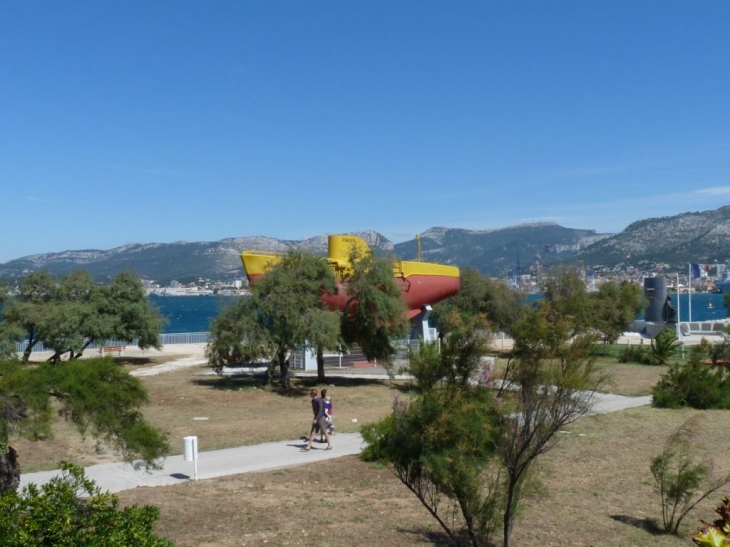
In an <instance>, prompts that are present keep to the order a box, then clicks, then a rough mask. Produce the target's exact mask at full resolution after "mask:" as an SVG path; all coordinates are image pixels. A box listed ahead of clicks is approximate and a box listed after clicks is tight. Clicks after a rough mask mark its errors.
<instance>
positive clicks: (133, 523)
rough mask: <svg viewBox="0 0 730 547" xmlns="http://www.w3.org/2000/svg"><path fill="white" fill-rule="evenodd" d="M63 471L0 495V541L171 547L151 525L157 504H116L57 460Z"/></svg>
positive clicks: (25, 546) (22, 546)
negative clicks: (42, 483) (45, 481)
mask: <svg viewBox="0 0 730 547" xmlns="http://www.w3.org/2000/svg"><path fill="white" fill-rule="evenodd" d="M61 469H63V473H62V475H61V476H60V477H55V478H53V479H51V480H50V481H49V482H48V483H46V484H44V485H43V486H41V487H38V486H37V485H35V484H30V485H28V486H26V487H25V488H23V491H22V492H21V493H18V492H15V491H7V492H4V493H3V494H2V495H0V546H2V547H4V546H11V545H12V546H13V547H31V546H40V545H58V546H72V545H73V546H76V545H84V546H99V547H101V546H104V547H126V546H130V545H134V546H139V547H170V546H172V545H173V543H172V542H170V541H168V540H166V539H164V538H160V537H157V536H156V535H155V534H154V533H153V528H154V525H155V523H156V522H157V520H158V519H159V516H160V511H159V509H158V508H157V507H153V506H149V505H146V506H144V507H138V506H136V505H133V506H131V507H125V508H124V509H120V508H119V498H118V497H117V496H115V495H113V494H110V493H108V492H106V493H101V491H100V490H99V488H98V487H97V486H96V485H95V483H94V481H92V480H90V479H87V478H86V476H85V474H84V470H83V469H81V468H80V467H76V466H74V465H71V464H68V463H65V462H62V463H61Z"/></svg>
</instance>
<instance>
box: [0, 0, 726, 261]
mask: <svg viewBox="0 0 730 547" xmlns="http://www.w3.org/2000/svg"><path fill="white" fill-rule="evenodd" d="M728 21H730V4H729V3H727V2H719V1H718V2H711V1H708V2H672V1H661V2H660V1H643V2H620V1H611V2H585V1H561V2H510V3H506V2H499V3H497V2H485V1H478V2H468V1H463V2H443V1H438V2H436V1H428V0H418V1H398V2H392V1H387V2H386V1H370V2H324V1H323V2H301V1H296V2H295V1H289V2H283V1H282V2H276V1H266V2H263V1H256V2H254V1H241V0H235V1H233V0H231V1H226V0H218V1H211V2H193V1H185V2H180V1H174V2H173V1H154V2H149V1H144V2H134V1H125V2H99V1H93V2H83V1H74V2H52V1H48V0H46V1H36V0H24V1H23V2H17V1H12V0H0V185H1V188H2V197H3V205H4V207H3V210H2V214H0V231H1V232H2V234H3V237H2V245H0V262H5V261H8V260H11V259H14V258H19V257H22V256H26V255H30V254H36V253H44V252H58V251H63V250H69V249H110V248H113V247H116V246H120V245H124V244H128V243H151V242H163V243H164V242H173V241H181V240H184V241H213V240H218V239H223V238H227V237H239V236H253V235H265V236H272V237H277V238H284V239H304V238H307V237H311V236H314V235H319V234H326V233H340V232H353V231H360V230H369V229H372V230H376V231H378V232H380V233H382V234H383V235H385V236H386V237H388V238H389V239H391V240H393V241H395V242H399V241H404V240H407V239H410V238H412V237H414V235H415V234H417V233H420V232H423V231H425V230H426V229H428V228H430V227H433V226H446V227H452V228H467V229H475V230H484V229H493V228H502V227H506V226H511V225H515V224H520V223H523V222H531V221H548V220H549V221H555V222H557V223H559V224H561V225H563V226H566V227H570V228H584V229H595V230H597V231H598V232H618V231H621V230H623V229H624V228H625V227H626V226H627V225H628V224H630V223H631V222H633V221H635V220H640V219H643V218H650V217H659V216H669V215H675V214H678V213H682V212H687V211H704V210H708V209H715V208H717V207H721V206H723V205H727V204H730V134H729V132H730V124H729V123H728V121H729V119H730V117H729V116H728V114H729V113H730V107H729V106H728V104H729V102H728V97H730V69H729V68H728V67H730V40H728V38H727V27H728Z"/></svg>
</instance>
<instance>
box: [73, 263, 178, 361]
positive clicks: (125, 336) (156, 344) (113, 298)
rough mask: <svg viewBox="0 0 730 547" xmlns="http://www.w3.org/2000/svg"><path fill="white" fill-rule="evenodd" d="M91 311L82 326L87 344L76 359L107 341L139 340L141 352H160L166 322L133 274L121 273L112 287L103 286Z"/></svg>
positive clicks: (95, 295)
mask: <svg viewBox="0 0 730 547" xmlns="http://www.w3.org/2000/svg"><path fill="white" fill-rule="evenodd" d="M91 311H92V313H90V314H89V315H87V316H86V317H85V318H84V319H85V320H84V322H83V323H82V326H81V330H82V333H83V335H84V337H85V340H86V345H85V346H84V347H83V348H82V350H81V352H79V353H78V354H76V357H80V356H81V353H83V350H84V349H86V347H88V346H89V345H90V344H91V343H96V344H103V343H104V342H105V341H106V340H120V341H123V342H127V343H132V342H133V341H134V340H136V341H137V347H138V348H140V349H143V350H144V349H149V348H155V349H160V347H161V344H160V332H161V331H162V328H163V327H164V325H165V320H164V319H162V318H161V317H160V315H159V313H158V312H157V310H156V309H155V308H154V307H153V306H152V305H151V304H150V300H149V298H148V297H147V294H146V292H145V290H144V288H143V287H142V282H141V281H140V280H139V278H137V277H136V276H135V275H134V274H133V273H132V272H121V273H120V274H119V275H117V276H116V277H114V279H112V282H111V283H110V284H109V285H104V286H102V287H99V289H98V290H97V291H96V293H95V294H94V298H93V301H92V309H91Z"/></svg>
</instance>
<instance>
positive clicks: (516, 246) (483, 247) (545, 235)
mask: <svg viewBox="0 0 730 547" xmlns="http://www.w3.org/2000/svg"><path fill="white" fill-rule="evenodd" d="M420 237H421V255H422V257H423V260H425V261H428V262H441V263H444V264H454V265H456V266H461V267H466V266H469V267H472V268H475V269H477V270H479V271H480V272H482V273H484V274H486V275H490V276H500V277H501V276H508V275H511V274H512V273H513V272H514V270H515V268H516V267H517V265H518V264H519V266H520V270H521V271H522V272H523V273H527V272H528V271H530V270H531V269H532V268H534V265H535V263H536V261H537V260H539V261H540V263H541V264H543V265H547V264H551V263H555V262H559V261H561V260H565V259H570V258H572V257H574V256H575V254H576V253H577V252H579V251H580V250H581V249H584V248H585V247H586V246H588V245H590V244H591V243H594V242H596V241H600V240H602V239H605V238H607V237H610V236H609V234H597V233H596V232H595V231H594V230H575V229H572V228H564V227H563V226H559V225H557V224H555V223H554V222H540V223H531V224H521V225H519V226H512V227H509V228H502V229H498V230H481V231H479V230H462V229H454V228H431V229H430V230H427V231H426V232H424V233H423V234H421V236H420ZM395 253H396V255H397V256H399V257H401V258H404V259H413V258H414V257H415V256H416V254H417V243H416V241H408V242H405V243H398V244H396V245H395ZM538 255H539V256H538Z"/></svg>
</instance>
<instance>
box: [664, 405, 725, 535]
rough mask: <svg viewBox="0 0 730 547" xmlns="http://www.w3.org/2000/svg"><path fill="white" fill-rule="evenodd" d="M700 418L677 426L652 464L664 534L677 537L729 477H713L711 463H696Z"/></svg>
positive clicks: (691, 419) (690, 419)
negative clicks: (689, 516) (686, 521)
mask: <svg viewBox="0 0 730 547" xmlns="http://www.w3.org/2000/svg"><path fill="white" fill-rule="evenodd" d="M699 431H700V417H699V416H693V417H691V418H689V419H688V420H687V421H686V422H684V423H683V424H682V425H681V426H679V427H678V428H677V429H676V431H674V433H672V434H671V435H670V436H669V438H668V439H667V441H666V442H665V443H664V448H663V450H662V453H661V454H659V455H658V456H656V457H654V458H653V459H652V461H651V474H652V475H653V476H654V481H655V483H656V489H657V492H658V493H659V495H660V497H661V503H662V523H663V525H664V530H665V531H667V532H669V533H672V534H675V535H676V534H678V533H679V525H680V523H681V522H682V519H684V517H686V516H687V514H689V512H690V511H691V510H692V509H694V508H695V507H696V506H697V504H698V503H700V502H701V501H702V500H703V499H705V498H706V497H707V496H709V495H710V494H712V493H713V492H716V491H717V490H719V489H720V488H722V487H724V486H725V485H727V484H728V483H729V482H730V475H728V474H723V475H715V474H714V469H713V465H712V463H711V462H702V461H698V456H697V453H698V452H699V449H700V447H699V446H698V444H697V437H698V435H699Z"/></svg>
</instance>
